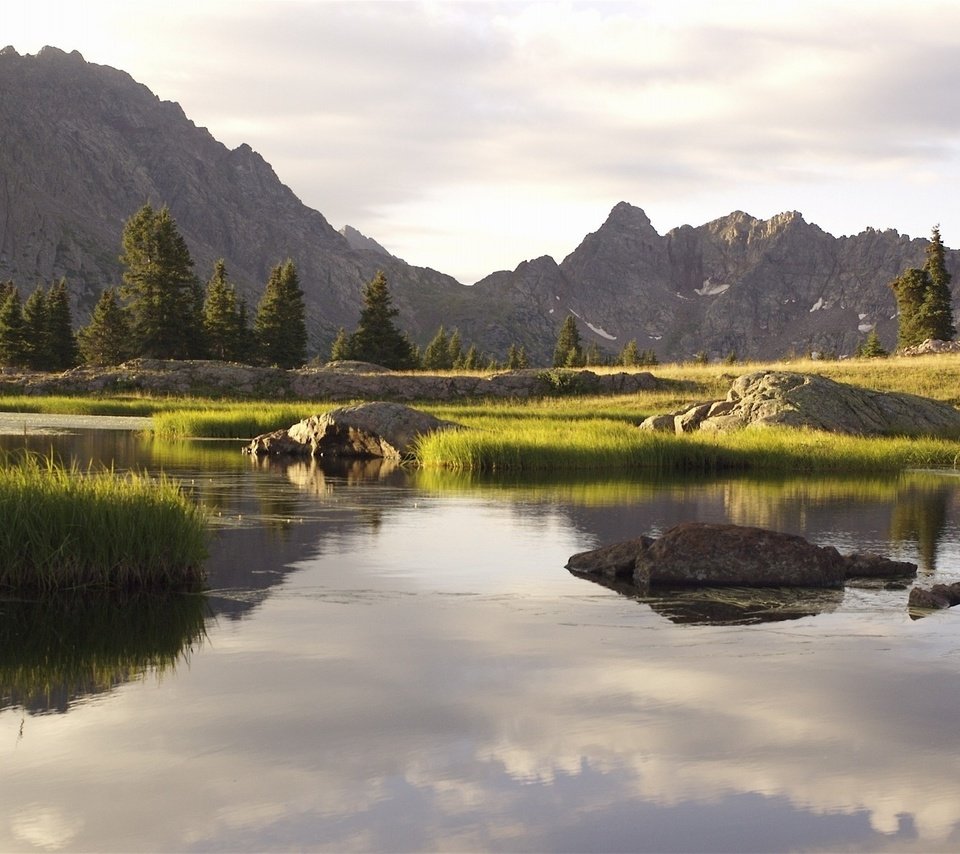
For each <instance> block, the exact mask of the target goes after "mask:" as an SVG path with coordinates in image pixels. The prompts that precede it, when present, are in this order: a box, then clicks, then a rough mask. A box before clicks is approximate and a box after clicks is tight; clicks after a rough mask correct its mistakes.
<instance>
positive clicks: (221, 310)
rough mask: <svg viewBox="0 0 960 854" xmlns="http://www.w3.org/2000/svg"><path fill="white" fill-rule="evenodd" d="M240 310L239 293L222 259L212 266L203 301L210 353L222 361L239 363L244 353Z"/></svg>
mask: <svg viewBox="0 0 960 854" xmlns="http://www.w3.org/2000/svg"><path fill="white" fill-rule="evenodd" d="M240 324H241V318H240V306H239V300H238V299H237V292H236V290H235V288H234V287H233V285H232V284H231V283H230V281H229V280H228V277H227V268H226V264H225V263H224V260H223V258H220V259H219V260H218V261H217V262H216V263H215V264H214V265H213V275H212V276H211V277H210V281H209V282H207V290H206V296H205V298H204V301H203V328H204V337H205V339H206V345H207V353H208V354H209V355H210V357H211V358H214V359H220V360H222V361H240V360H241V358H242V352H243V330H242V329H241V328H240Z"/></svg>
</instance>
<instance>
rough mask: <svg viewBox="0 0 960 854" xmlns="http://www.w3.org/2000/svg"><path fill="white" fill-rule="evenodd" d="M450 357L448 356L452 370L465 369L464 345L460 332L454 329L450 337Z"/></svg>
mask: <svg viewBox="0 0 960 854" xmlns="http://www.w3.org/2000/svg"><path fill="white" fill-rule="evenodd" d="M448 347H449V355H448V356H447V361H448V362H449V364H450V367H451V368H462V367H463V343H462V342H461V340H460V330H459V329H454V330H453V334H452V335H451V336H450V342H449V344H448Z"/></svg>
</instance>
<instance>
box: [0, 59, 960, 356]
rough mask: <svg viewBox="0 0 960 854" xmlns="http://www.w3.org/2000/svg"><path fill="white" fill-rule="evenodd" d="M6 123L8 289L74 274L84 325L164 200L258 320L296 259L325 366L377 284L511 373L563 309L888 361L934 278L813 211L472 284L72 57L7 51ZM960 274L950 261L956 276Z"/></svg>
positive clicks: (652, 338)
mask: <svg viewBox="0 0 960 854" xmlns="http://www.w3.org/2000/svg"><path fill="white" fill-rule="evenodd" d="M0 127H2V128H3V141H2V145H0V280H6V279H13V280H14V281H15V282H17V283H18V284H19V285H20V286H21V289H22V291H23V293H24V295H26V293H27V292H28V291H29V290H30V289H32V287H33V286H34V284H35V283H36V282H38V281H43V282H50V281H52V280H55V279H58V278H59V277H61V276H66V278H67V281H68V287H69V289H70V293H71V299H72V305H73V309H74V314H75V318H76V319H77V320H78V321H81V322H82V321H85V320H86V318H87V317H88V315H89V312H90V310H91V308H92V306H93V305H94V303H95V302H96V299H97V297H98V295H99V293H100V291H101V290H102V289H103V288H104V287H107V286H110V285H115V284H117V283H118V282H119V281H120V276H121V272H122V270H121V267H120V264H119V261H118V258H117V256H118V254H119V252H120V235H121V232H122V229H123V224H124V223H125V222H126V220H127V219H128V218H129V217H130V216H131V215H132V214H133V213H134V212H136V210H138V209H139V208H140V207H141V206H142V205H143V204H145V203H147V202H150V203H151V204H153V205H154V206H160V205H164V204H165V205H167V206H169V208H170V211H171V213H172V214H173V216H174V218H175V219H176V221H177V224H178V226H179V228H180V231H181V233H182V234H183V236H184V238H185V240H186V242H187V245H188V246H189V248H190V252H191V254H192V256H193V258H194V261H195V262H196V267H195V270H196V273H197V275H198V276H200V278H201V279H206V278H207V277H208V276H209V274H210V271H211V270H212V267H213V263H214V261H215V260H216V259H217V258H220V257H223V258H225V260H226V264H227V270H228V272H229V274H230V276H231V278H232V279H233V280H234V282H235V283H236V285H237V287H238V289H239V290H240V292H241V293H242V294H243V295H244V296H246V298H247V300H248V302H249V303H250V306H251V309H252V308H254V307H255V304H256V301H257V300H258V299H259V295H260V293H261V292H262V289H263V285H264V283H265V282H266V279H267V276H268V275H269V271H270V269H271V268H272V267H273V266H274V265H275V264H277V263H278V262H280V261H282V260H284V259H285V258H287V257H289V258H292V259H294V261H295V262H296V264H297V270H298V272H299V274H300V281H301V287H302V288H303V290H304V294H305V302H306V304H307V309H308V330H309V332H310V336H311V353H318V352H319V353H321V354H325V353H326V352H328V348H329V344H330V341H331V340H332V339H333V337H334V335H335V334H336V330H337V328H338V327H340V326H345V327H347V328H348V329H349V328H352V327H353V326H354V325H355V323H356V320H357V318H358V316H359V309H360V293H361V289H362V287H363V285H364V284H365V283H366V282H368V281H369V280H370V279H371V278H372V277H373V275H374V274H375V273H376V271H377V270H379V269H382V270H384V272H385V273H386V274H387V278H388V281H389V282H390V288H391V292H392V294H393V296H394V301H395V303H396V305H397V307H398V308H399V309H400V322H401V324H402V325H403V326H404V328H406V329H407V330H408V331H409V332H410V334H411V336H412V337H413V338H414V340H416V341H417V342H418V343H419V344H421V345H424V344H426V342H427V341H429V340H430V338H432V336H433V334H434V332H435V331H436V329H437V327H438V326H439V325H440V324H441V323H442V324H444V325H445V327H446V328H447V329H448V330H449V329H451V328H452V327H455V326H456V327H458V328H459V329H460V331H461V334H462V337H463V339H464V340H465V341H466V342H475V343H476V344H477V346H478V347H479V348H481V349H483V350H485V351H487V352H488V353H489V354H491V355H493V356H496V357H498V358H503V356H504V354H505V352H506V350H507V348H508V347H509V345H510V344H512V343H516V344H523V345H524V346H525V347H526V349H527V352H528V353H529V354H530V355H531V356H532V357H533V358H534V359H535V360H536V361H537V362H539V363H546V362H547V361H548V360H549V359H550V356H551V354H552V351H553V345H554V342H555V341H556V336H557V332H558V330H559V328H560V325H561V323H562V322H563V319H564V318H565V317H566V316H567V313H568V312H572V313H574V314H575V315H576V316H577V317H578V318H579V319H580V328H581V333H582V335H583V338H584V340H585V341H586V342H587V343H592V342H596V343H598V344H599V345H600V346H601V348H603V349H605V350H607V351H608V352H610V353H616V352H617V351H619V350H620V349H621V348H622V347H623V345H624V344H626V342H627V341H629V340H630V339H633V338H635V339H637V343H638V346H639V347H640V348H641V349H654V350H655V351H656V353H657V355H658V356H659V358H660V359H661V360H666V359H682V358H690V357H691V356H692V355H693V354H695V353H697V352H700V351H705V352H707V353H708V354H710V355H711V356H713V357H715V358H718V357H722V356H725V355H727V354H728V353H731V352H733V353H736V354H737V356H738V357H740V358H747V357H763V358H767V357H773V356H780V355H786V354H789V353H791V352H795V353H806V352H808V351H811V350H820V351H824V352H830V353H838V354H840V353H849V352H852V350H853V349H854V347H855V346H856V344H857V343H858V341H859V340H861V339H862V338H863V337H864V336H865V334H866V333H867V332H868V331H869V330H870V329H871V328H873V327H874V325H876V327H877V329H878V331H879V333H880V336H881V339H882V341H883V342H884V343H885V344H886V345H888V346H892V345H893V343H894V341H895V338H896V320H895V303H894V299H893V294H892V292H891V291H890V289H889V287H888V284H889V282H890V281H891V280H892V279H893V278H894V277H895V276H897V275H898V274H899V273H900V272H901V271H902V270H903V269H905V268H906V267H908V266H917V265H920V264H922V263H923V259H924V249H925V246H926V241H925V240H911V239H910V238H909V237H905V236H901V235H900V234H898V233H897V232H895V231H892V230H888V231H874V230H872V229H868V230H867V231H865V232H863V233H862V234H859V235H856V236H853V237H842V238H835V237H833V236H831V235H829V234H827V233H825V232H824V231H822V230H821V229H819V228H818V227H817V226H816V225H813V224H810V223H807V222H805V221H804V219H803V217H802V216H801V215H800V214H798V213H784V214H780V215H778V216H775V217H773V218H771V219H769V220H758V219H755V218H754V217H751V216H749V215H747V214H745V213H743V212H739V211H737V212H734V213H731V214H729V215H728V216H725V217H722V218H721V219H717V220H714V221H713V222H709V223H707V224H705V225H701V226H697V227H693V226H689V225H684V226H681V227H679V228H676V229H673V230H671V231H669V232H668V233H667V234H665V235H660V234H659V233H658V232H657V231H656V230H655V229H654V228H653V226H652V225H651V223H650V220H649V219H648V217H647V216H646V214H645V213H644V212H643V211H642V210H641V209H640V208H638V207H634V206H632V205H630V204H627V203H626V202H621V203H620V204H617V205H616V206H615V207H614V208H613V209H612V211H611V212H610V215H609V217H608V218H607V220H606V222H604V223H603V224H602V226H601V227H600V228H599V229H598V230H597V231H596V232H594V233H592V234H589V235H587V236H586V237H585V238H584V240H583V242H582V243H581V244H580V245H579V246H578V247H577V248H576V249H575V250H574V251H573V252H571V253H570V254H569V255H568V256H567V257H566V258H564V259H563V260H562V261H561V262H560V263H559V264H558V263H557V262H556V261H555V260H554V259H552V258H550V257H542V258H537V259H532V260H530V261H525V262H523V263H522V264H520V265H519V266H518V267H517V268H516V269H515V270H513V271H500V272H496V273H492V274H491V275H489V276H487V277H486V278H484V279H483V280H481V281H480V282H478V283H477V284H475V285H473V286H470V287H467V286H465V285H462V284H460V283H459V282H457V281H456V280H455V279H453V278H452V277H450V276H447V275H444V274H443V273H441V272H438V271H436V270H432V269H429V268H423V267H414V266H412V265H409V264H407V263H405V262H404V261H402V260H401V259H399V258H396V257H394V256H393V255H391V254H390V253H389V252H388V251H387V250H386V249H384V248H383V246H382V245H380V244H379V243H378V242H377V241H376V240H374V239H372V238H370V237H367V236H365V235H363V234H361V233H360V232H359V231H357V230H356V229H354V228H352V227H350V226H346V227H345V228H344V229H343V230H342V231H341V232H338V231H336V230H335V229H334V228H333V227H332V226H331V225H330V224H329V223H328V222H327V220H326V219H325V218H324V217H323V215H322V214H321V213H319V212H318V211H315V210H312V209H310V208H308V207H307V206H305V205H304V204H303V203H302V202H301V201H300V200H299V199H298V198H297V197H296V195H295V194H294V193H293V191H292V190H291V189H290V188H289V187H287V186H285V185H284V184H283V183H282V182H281V180H280V179H279V178H278V177H277V175H276V174H275V173H274V171H273V169H272V168H271V166H270V164H269V163H267V162H266V161H265V160H264V159H263V157H261V156H260V155H259V154H258V153H257V152H255V151H253V150H252V149H251V148H250V147H249V146H247V145H240V146H239V147H237V148H235V149H233V150H230V149H228V148H227V147H226V146H224V145H222V144H221V143H220V142H218V141H217V140H216V139H214V138H213V136H212V135H211V134H210V133H209V131H207V130H206V129H205V128H203V127H198V126H196V125H195V124H194V123H193V122H192V121H190V120H189V119H188V118H187V117H186V116H185V115H184V113H183V110H182V109H181V108H180V107H179V106H178V105H177V104H175V103H171V102H168V101H161V100H160V99H159V98H157V97H156V96H155V95H154V94H153V93H152V92H150V90H149V89H147V88H146V87H145V86H143V85H141V84H139V83H137V82H136V81H135V80H133V78H131V77H130V76H129V75H128V74H126V73H125V72H122V71H118V70H115V69H113V68H109V67H106V66H101V65H96V64H93V63H88V62H86V61H85V60H84V58H83V57H82V56H81V55H80V54H79V53H77V52H76V51H74V52H73V53H65V52H64V51H61V50H58V49H56V48H50V47H47V48H44V49H43V50H42V51H40V52H39V53H38V54H37V55H36V56H21V55H19V54H18V53H17V51H16V50H14V49H13V48H12V47H7V48H5V49H4V50H2V51H0ZM958 261H960V257H958V253H957V252H955V251H950V252H948V258H947V263H948V267H949V268H950V269H951V270H954V271H957V270H958V263H957V262H958ZM957 285H958V286H960V281H958V282H957Z"/></svg>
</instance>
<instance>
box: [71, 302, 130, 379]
mask: <svg viewBox="0 0 960 854" xmlns="http://www.w3.org/2000/svg"><path fill="white" fill-rule="evenodd" d="M77 338H78V343H79V345H80V354H81V356H82V357H83V361H84V362H86V364H88V365H94V366H97V367H102V366H104V365H119V364H120V363H121V362H125V361H126V360H127V359H129V358H130V357H131V356H133V355H134V351H133V348H132V346H131V344H132V342H131V337H130V323H129V319H128V316H127V312H126V310H125V309H124V308H123V306H121V305H120V301H119V300H118V299H117V294H116V291H115V290H114V289H113V288H107V289H106V290H104V291H103V293H101V294H100V299H99V300H97V304H96V306H94V309H93V314H92V315H91V316H90V323H89V324H87V325H86V326H85V327H83V329H81V330H80V332H79V334H78V335H77Z"/></svg>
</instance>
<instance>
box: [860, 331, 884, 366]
mask: <svg viewBox="0 0 960 854" xmlns="http://www.w3.org/2000/svg"><path fill="white" fill-rule="evenodd" d="M856 355H857V356H859V357H861V358H864V359H882V358H884V357H885V356H888V355H890V354H889V353H887V351H886V350H884V349H883V345H882V344H881V343H880V336H879V335H877V330H876V329H872V330H870V334H869V335H868V336H867V340H866V341H865V342H864V343H863V344H861V345H860V346H859V347H858V348H857V352H856Z"/></svg>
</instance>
